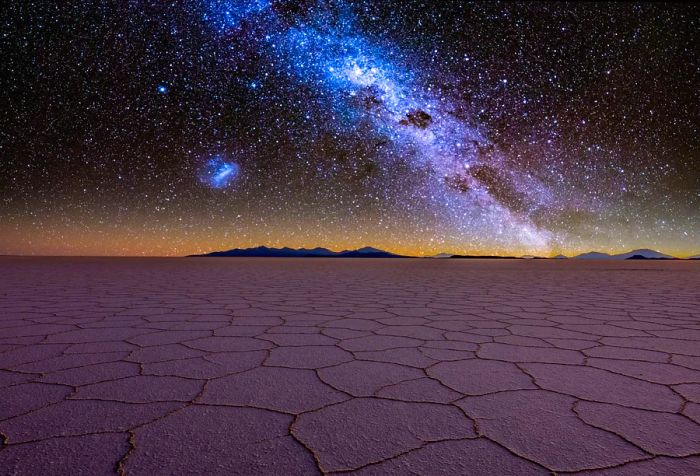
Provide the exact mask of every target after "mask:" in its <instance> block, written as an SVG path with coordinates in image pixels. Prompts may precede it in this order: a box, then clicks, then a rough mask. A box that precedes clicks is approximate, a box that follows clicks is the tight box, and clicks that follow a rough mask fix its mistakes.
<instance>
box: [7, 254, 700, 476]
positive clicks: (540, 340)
mask: <svg viewBox="0 0 700 476" xmlns="http://www.w3.org/2000/svg"><path fill="white" fill-rule="evenodd" d="M0 402H1V404H0V433H1V435H2V436H1V437H2V440H3V445H2V448H0V474H23V475H24V474H26V475H36V474H114V473H116V472H119V473H127V474H148V475H151V474H188V473H189V474H191V473H199V474H317V473H319V472H323V473H334V472H357V473H359V474H387V473H388V474H470V475H478V474H484V475H494V474H499V475H500V474H512V475H525V474H548V473H550V472H564V473H567V472H573V473H578V474H610V475H652V474H654V475H655V474H663V475H670V474H674V475H697V474H700V262H678V261H676V262H658V261H654V262H639V261H635V262H629V261H626V262H607V261H601V262H580V261H560V260H556V261H555V260H549V261H544V260H542V261H541V260H518V261H487V260H427V259H423V260H418V259H415V260H359V259H357V260H338V259H330V260H329V259H227V258H221V259H214V258H191V259H184V258H182V259H121V258H102V259H100V258H9V257H6V258H0Z"/></svg>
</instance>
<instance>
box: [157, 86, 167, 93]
mask: <svg viewBox="0 0 700 476" xmlns="http://www.w3.org/2000/svg"><path fill="white" fill-rule="evenodd" d="M156 91H158V93H159V94H167V93H168V87H167V86H166V85H165V84H159V85H158V87H157V88H156Z"/></svg>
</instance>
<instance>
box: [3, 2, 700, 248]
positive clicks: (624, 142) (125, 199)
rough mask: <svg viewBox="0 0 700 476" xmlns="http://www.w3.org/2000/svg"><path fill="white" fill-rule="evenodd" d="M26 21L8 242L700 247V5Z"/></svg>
mask: <svg viewBox="0 0 700 476" xmlns="http://www.w3.org/2000/svg"><path fill="white" fill-rule="evenodd" d="M380 3H381V4H380ZM14 10H15V11H12V12H10V13H11V17H12V18H11V19H10V20H9V22H6V24H7V25H9V26H10V31H11V32H12V38H13V39H14V40H15V42H14V43H13V45H12V48H11V50H10V51H8V54H7V55H6V57H8V58H9V62H8V64H9V65H10V68H9V70H10V72H13V73H14V76H13V79H12V80H10V83H9V84H8V85H7V88H5V89H6V92H5V94H9V96H8V98H7V101H9V105H10V107H9V108H6V110H7V112H5V114H4V117H3V121H4V124H6V125H7V126H8V127H6V128H4V129H5V130H8V131H9V133H6V134H3V151H4V156H5V157H7V158H8V160H6V161H5V163H4V164H3V167H4V168H5V169H6V173H5V174H4V176H5V178H4V179H3V180H6V181H7V183H8V185H9V187H3V189H4V191H3V198H4V201H3V210H2V214H3V216H4V217H7V220H4V223H3V224H2V227H3V228H2V230H3V231H4V234H5V236H7V237H8V238H7V239H6V240H4V241H0V245H2V246H3V247H5V248H7V249H8V251H11V252H34V251H35V249H36V250H38V252H44V251H45V250H48V251H53V252H57V253H71V252H80V251H81V250H85V251H86V252H87V251H89V252H94V253H99V254H102V253H118V254H123V253H127V254H131V253H136V254H141V253H145V254H153V253H155V254H178V253H183V252H194V251H202V250H207V249H212V248H226V247H234V246H245V245H254V244H269V245H280V244H284V245H291V246H317V245H322V246H330V247H337V248H343V247H351V246H359V245H374V246H378V247H383V248H386V249H390V250H393V251H399V252H407V253H412V254H430V253H435V252H439V251H452V252H470V253H487V254H491V253H504V254H510V253H533V254H554V253H558V252H575V251H582V250H585V249H588V248H598V249H601V250H611V251H612V250H621V249H625V248H631V247H635V246H649V247H656V248H661V249H664V250H666V251H672V252H676V253H680V254H691V253H694V252H696V248H700V239H698V234H699V233H700V212H699V211H698V210H700V157H699V156H698V150H700V141H699V139H698V133H697V132H698V131H697V127H698V123H699V122H700V121H699V119H700V118H699V114H698V97H697V96H698V87H697V85H698V79H699V78H698V71H699V69H698V51H697V46H696V45H697V33H696V32H697V26H698V12H699V10H698V8H697V7H691V6H687V5H686V6H665V7H664V6H655V5H634V4H622V5H603V4H598V5H574V4H554V5H546V4H476V5H474V4H465V3H462V2H444V3H441V4H440V5H439V6H433V5H427V4H422V3H420V2H415V3H412V2H408V3H406V2H369V1H366V2H349V1H329V2H320V1H312V0H307V1H281V0H228V1H225V0H224V1H211V0H203V1H185V2H179V3H175V4H172V5H167V6H166V5H162V4H160V3H159V2H153V3H149V2H134V3H132V4H129V5H121V6H104V5H103V6H96V5H94V4H92V3H90V2H74V3H72V4H65V5H60V6H57V5H54V6H46V5H41V4H30V5H26V6H22V7H20V6H18V7H15V8H14ZM77 14H80V17H77V16H76V15H77ZM5 81H6V80H5ZM23 85H28V87H25V86H23ZM232 158H235V160H234V159H232ZM105 236H110V238H109V239H107V240H106V241H105V240H104V239H103V237H105ZM96 240H99V243H100V244H99V245H98V246H95V245H94V243H95V242H96ZM110 240H111V241H110Z"/></svg>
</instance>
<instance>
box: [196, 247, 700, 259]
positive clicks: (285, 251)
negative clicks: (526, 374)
mask: <svg viewBox="0 0 700 476" xmlns="http://www.w3.org/2000/svg"><path fill="white" fill-rule="evenodd" d="M190 257H257V258H410V256H402V255H397V254H394V253H390V252H388V251H384V250H380V249H377V248H372V247H371V246H366V247H364V248H358V249H356V250H344V251H332V250H329V249H328V248H321V247H318V248H311V249H309V248H288V247H284V248H270V247H267V246H257V247H254V248H234V249H231V250H226V251H214V252H212V253H205V254H200V255H190ZM430 258H441V259H522V258H536V259H547V258H541V257H538V256H530V255H528V256H491V255H457V254H451V253H440V254H437V255H434V256H431V257H430ZM551 259H567V257H566V256H564V255H557V256H555V257H554V258H551ZM571 259H578V260H627V259H629V260H645V259H648V260H666V259H678V258H676V257H674V256H671V255H667V254H664V253H661V252H659V251H655V250H650V249H638V250H632V251H628V252H627V253H619V254H615V255H611V254H608V253H601V252H599V251H591V252H588V253H582V254H580V255H577V256H574V257H573V258H571ZM686 259H691V260H700V255H695V256H690V257H688V258H686Z"/></svg>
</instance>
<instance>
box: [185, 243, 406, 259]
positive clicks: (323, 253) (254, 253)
mask: <svg viewBox="0 0 700 476" xmlns="http://www.w3.org/2000/svg"><path fill="white" fill-rule="evenodd" d="M197 256H199V257H250V258H253V257H255V258H406V256H401V255H397V254H394V253H389V252H388V251H384V250H379V249H377V248H372V247H370V246H366V247H364V248H359V249H356V250H344V251H331V250H329V249H328V248H320V247H319V248H313V249H307V248H298V249H294V248H287V247H284V248H268V247H267V246H257V247H255V248H234V249H232V250H227V251H214V252H212V253H206V254H201V255H190V257H197Z"/></svg>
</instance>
